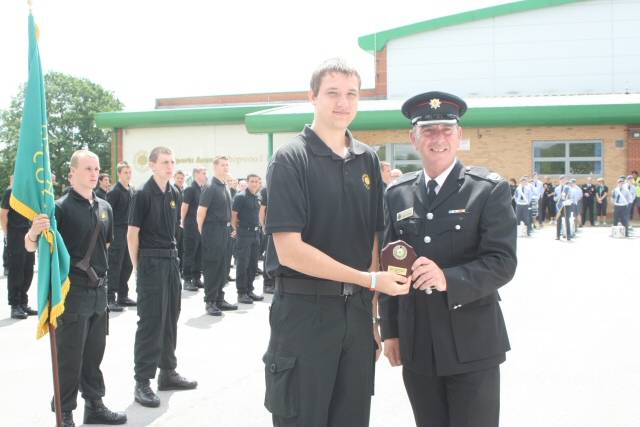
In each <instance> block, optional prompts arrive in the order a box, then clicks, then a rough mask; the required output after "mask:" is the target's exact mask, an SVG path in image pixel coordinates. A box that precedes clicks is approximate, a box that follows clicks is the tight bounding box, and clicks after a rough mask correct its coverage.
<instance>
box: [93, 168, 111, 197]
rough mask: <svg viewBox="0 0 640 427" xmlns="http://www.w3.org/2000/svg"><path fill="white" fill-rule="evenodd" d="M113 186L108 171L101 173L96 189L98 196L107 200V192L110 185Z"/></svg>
mask: <svg viewBox="0 0 640 427" xmlns="http://www.w3.org/2000/svg"><path fill="white" fill-rule="evenodd" d="M110 186H111V178H110V177H109V174H108V173H101V174H100V177H99V178H98V186H97V187H96V189H95V193H96V196H98V197H100V198H101V199H102V200H107V193H108V192H109V187H110Z"/></svg>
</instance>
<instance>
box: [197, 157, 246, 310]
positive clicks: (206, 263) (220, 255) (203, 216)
mask: <svg viewBox="0 0 640 427" xmlns="http://www.w3.org/2000/svg"><path fill="white" fill-rule="evenodd" d="M228 173H229V159H228V158H227V157H225V156H218V157H216V158H215V159H214V160H213V175H214V176H213V178H212V179H211V184H210V185H209V186H208V187H207V188H206V190H204V192H203V193H202V195H201V196H200V205H199V206H198V211H197V214H196V219H197V222H198V229H199V230H200V232H201V234H202V269H203V274H204V302H205V310H206V312H207V314H209V315H211V316H220V315H222V311H228V310H237V309H238V306H237V305H235V304H230V303H228V302H227V301H225V299H224V291H223V290H222V288H223V287H224V284H225V282H226V281H227V277H228V274H229V273H228V257H227V256H228V251H229V250H230V247H229V239H231V237H232V234H233V237H235V231H232V229H231V194H230V193H229V189H228V188H227V185H226V184H225V177H226V176H227V174H228Z"/></svg>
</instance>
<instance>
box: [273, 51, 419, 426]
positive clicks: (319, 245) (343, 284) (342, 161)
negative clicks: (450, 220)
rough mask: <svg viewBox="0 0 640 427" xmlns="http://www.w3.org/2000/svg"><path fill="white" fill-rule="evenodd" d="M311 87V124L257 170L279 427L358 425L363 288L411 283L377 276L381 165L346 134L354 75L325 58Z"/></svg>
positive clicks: (366, 354)
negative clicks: (265, 208) (265, 203)
mask: <svg viewBox="0 0 640 427" xmlns="http://www.w3.org/2000/svg"><path fill="white" fill-rule="evenodd" d="M310 86H311V90H310V91H309V101H310V102H311V103H312V104H313V107H314V118H313V123H312V124H311V126H305V127H304V129H303V131H302V133H300V134H299V135H298V136H296V137H295V138H294V139H293V140H292V141H291V142H289V143H287V144H286V145H284V146H283V147H281V148H280V149H279V150H278V152H277V153H276V154H275V156H274V157H273V160H272V161H271V163H270V164H269V167H268V172H267V187H268V188H269V213H268V215H267V229H266V232H267V234H270V235H271V236H272V241H271V242H270V245H269V248H268V249H267V269H268V270H269V273H270V274H274V275H275V278H276V293H275V295H274V297H273V303H272V305H271V311H270V325H271V337H270V340H269V347H268V349H267V352H266V354H265V355H264V357H263V361H264V362H265V381H266V394H265V406H266V408H267V409H268V410H269V411H270V412H271V414H272V416H273V425H274V426H278V427H290V426H299V427H312V426H318V427H320V426H322V427H325V426H334V427H364V426H367V425H368V424H369V409H370V404H371V395H372V394H373V386H374V384H373V383H374V377H373V374H374V368H375V358H376V352H375V349H374V343H375V341H374V335H373V329H372V308H373V307H372V298H373V292H369V291H368V289H376V290H378V291H381V292H385V293H390V294H393V295H397V294H406V293H407V292H408V291H409V286H410V285H409V282H408V280H407V279H405V278H404V277H402V276H399V275H397V274H394V273H390V272H381V273H376V271H377V270H378V239H377V237H376V231H379V230H381V229H382V228H383V227H384V218H383V212H382V194H383V193H382V179H381V177H380V164H379V161H378V157H377V156H376V154H375V152H374V151H373V150H372V149H371V148H370V147H368V146H367V145H365V144H363V143H361V142H359V141H357V140H356V139H354V138H353V136H352V135H351V132H349V130H348V126H349V125H350V123H351V122H352V121H353V119H354V117H355V115H356V113H357V108H358V99H359V92H360V76H359V75H358V73H357V71H356V70H355V69H353V68H350V67H349V66H347V65H346V64H344V63H343V62H342V61H340V60H329V61H326V62H324V63H323V64H322V65H321V66H320V67H319V68H318V69H317V70H316V71H315V72H314V73H313V75H312V77H311V85H310ZM373 327H375V328H377V325H375V324H374V325H373Z"/></svg>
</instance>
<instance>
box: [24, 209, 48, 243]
mask: <svg viewBox="0 0 640 427" xmlns="http://www.w3.org/2000/svg"><path fill="white" fill-rule="evenodd" d="M50 226H51V223H50V222H49V217H48V216H47V215H46V214H39V215H37V216H36V217H35V218H34V219H33V222H32V223H31V228H30V229H29V238H30V239H31V240H36V239H37V238H38V236H39V235H40V233H42V232H43V231H44V230H46V229H48V228H49V227H50Z"/></svg>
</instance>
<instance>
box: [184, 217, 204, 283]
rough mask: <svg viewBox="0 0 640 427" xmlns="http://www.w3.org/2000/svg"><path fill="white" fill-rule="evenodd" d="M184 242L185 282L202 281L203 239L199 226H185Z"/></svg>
mask: <svg viewBox="0 0 640 427" xmlns="http://www.w3.org/2000/svg"><path fill="white" fill-rule="evenodd" d="M182 242H183V244H184V254H183V258H184V262H183V264H182V273H183V275H182V277H183V278H184V280H200V277H201V275H202V239H201V237H200V232H199V231H198V226H197V225H192V224H186V225H185V228H184V233H183V238H182Z"/></svg>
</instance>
